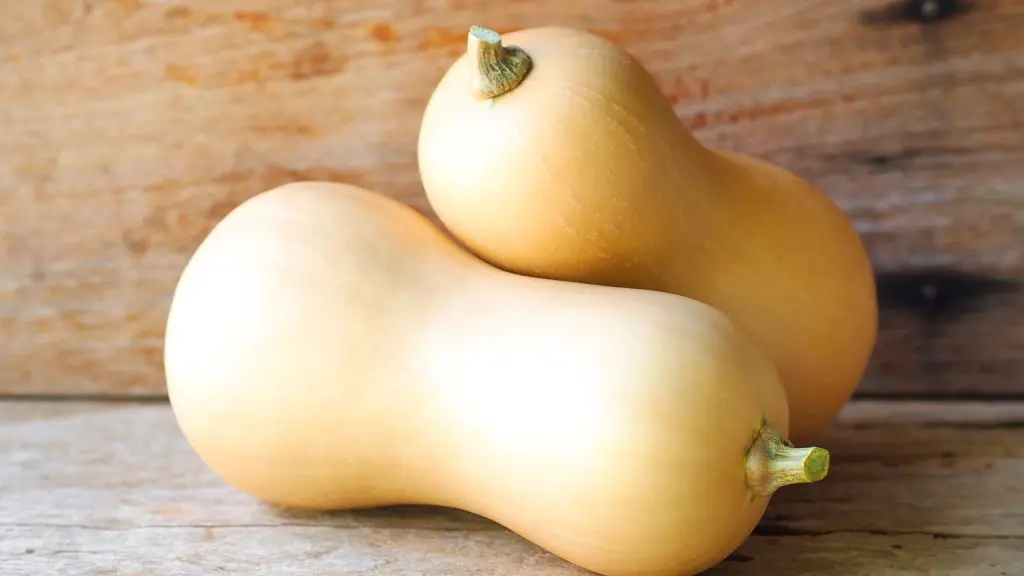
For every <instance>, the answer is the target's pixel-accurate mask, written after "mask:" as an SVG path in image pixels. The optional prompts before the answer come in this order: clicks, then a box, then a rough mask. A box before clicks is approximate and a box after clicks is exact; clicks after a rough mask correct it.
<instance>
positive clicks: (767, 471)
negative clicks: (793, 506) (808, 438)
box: [746, 422, 831, 496]
mask: <svg viewBox="0 0 1024 576" xmlns="http://www.w3.org/2000/svg"><path fill="white" fill-rule="evenodd" d="M830 459H831V455H830V453H829V451H828V450H826V449H824V448H819V447H816V446H815V447H810V448H796V447H794V446H793V445H792V444H791V443H790V442H789V441H788V440H786V439H785V438H784V437H783V436H782V434H781V433H779V431H778V430H776V429H774V428H772V427H771V426H769V425H768V424H767V423H765V422H762V424H761V428H760V430H759V431H758V433H757V437H756V438H755V439H754V442H753V443H751V445H750V447H749V448H748V449H747V461H746V468H747V485H748V486H749V487H750V490H751V492H753V493H754V494H755V495H757V496H771V495H772V494H774V493H775V491H777V490H778V489H779V488H782V487H783V486H789V485H791V484H809V483H811V482H818V481H820V480H822V479H824V478H825V476H827V475H828V469H829V462H830Z"/></svg>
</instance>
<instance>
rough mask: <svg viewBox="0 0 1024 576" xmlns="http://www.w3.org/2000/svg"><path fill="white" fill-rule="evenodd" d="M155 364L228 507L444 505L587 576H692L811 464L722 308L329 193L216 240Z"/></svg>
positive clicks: (191, 267) (256, 216)
mask: <svg viewBox="0 0 1024 576" xmlns="http://www.w3.org/2000/svg"><path fill="white" fill-rule="evenodd" d="M165 369H166V376H167V384H168V392H169V395H170V400H171V403H172V406H173V410H174V414H175V416H176V418H177V422H178V423H179V425H180V427H181V430H182V432H183V433H184V435H185V437H186V438H187V439H188V441H189V442H190V443H191V445H192V447H193V448H194V449H195V451H196V452H197V453H198V454H199V456H200V457H201V458H202V459H203V460H204V461H205V462H206V463H207V464H208V465H209V466H210V467H211V468H212V469H213V470H214V471H216V473H218V474H219V475H220V477H222V478H223V479H224V480H225V481H226V482H228V483H229V484H230V485H233V486H235V487H236V488H237V489H239V490H242V491H244V492H246V493H249V494H251V495H254V496H255V497H258V498H260V499H263V500H265V501H267V502H270V503H274V504H277V505H280V506H291V507H307V508H316V509H356V508H366V507H377V506H387V505H396V504H423V505H437V506H447V507H454V508H459V509H463V510H466V511H469V512H472V513H475V514H478V515H481V516H483V517H486V518H490V519H492V520H494V521H496V522H498V523H500V524H502V525H504V526H506V527H508V528H510V529H511V530H513V531H515V532H516V533H518V534H520V535H521V536H523V537H525V538H527V539H529V540H531V541H533V542H535V543H537V544H538V545H540V546H542V547H544V548H546V549H547V550H549V551H551V552H553V553H555V554H557V555H560V556H561V557H563V558H564V559H567V560H569V561H570V562H574V563H576V564H578V565H580V566H582V567H584V568H588V569H590V570H593V571H595V572H598V573H601V574H605V575H612V576H626V575H645V576H657V575H673V576H679V575H683V574H693V573H695V572H697V571H699V570H701V569H703V568H706V567H708V566H710V565H712V564H714V563H716V562H717V561H719V560H721V559H722V558H724V557H725V556H726V555H727V554H729V553H730V552H731V551H732V550H733V549H735V548H736V547H737V546H738V545H739V544H740V543H741V542H742V541H743V540H744V539H745V538H746V537H747V536H748V534H749V532H750V531H751V530H752V529H753V527H754V526H755V524H756V523H757V521H758V519H759V518H760V517H761V516H762V514H763V512H764V510H765V506H766V504H767V502H768V500H769V497H770V495H771V494H772V493H773V492H774V491H775V490H776V489H777V488H779V487H781V486H784V485H787V484H793V483H799V482H812V481H816V480H819V479H821V478H822V477H824V476H825V474H826V472H827V468H828V461H829V455H828V452H827V451H826V450H824V449H822V448H805V449H797V448H794V447H792V445H791V444H789V443H787V442H786V441H785V433H786V431H787V430H788V425H789V420H788V417H789V414H788V407H787V403H786V399H785V393H784V391H783V389H782V387H781V384H780V383H779V380H778V375H777V373H776V372H775V369H774V366H773V365H772V363H771V362H770V360H768V358H767V357H766V356H764V355H763V354H761V353H760V351H759V350H758V349H757V348H756V346H754V345H753V344H752V343H751V341H750V340H749V339H748V338H747V337H746V336H745V335H744V334H743V333H742V332H740V331H739V330H737V329H736V328H734V326H733V325H732V323H731V322H730V321H729V320H728V319H727V318H726V316H725V315H723V314H722V313H721V312H719V311H717V310H715V309H713V308H711V307H710V306H707V305H705V304H702V303H699V302H697V301H694V300H690V299H687V298H683V297H680V296H675V295H671V294H664V293H659V292H653V291H644V290H632V289H624V288H622V289H620V288H611V287H602V286H591V285H586V284H575V283H567V282H558V281H552V280H545V279H537V278H531V277H525V276H519V275H515V274H511V273H508V272H503V271H501V270H498V269H496V268H494V267H492V266H489V265H487V264H486V263H484V262H483V261H481V260H480V259H478V258H476V257H474V256H472V255H471V254H470V253H469V252H467V251H466V250H465V249H464V248H461V247H459V246H458V245H457V244H456V243H455V242H454V241H453V240H452V239H451V238H450V237H449V236H447V235H445V234H444V233H443V231H441V229H440V228H438V227H437V226H435V225H434V224H432V223H431V222H430V221H429V220H428V219H427V218H425V217H424V216H422V215H421V214H419V213H418V212H416V211H415V210H413V209H412V208H410V207H408V206H406V205H404V204H401V203H399V202H397V201H395V200H391V199H389V198H387V197H385V196H383V195H380V194H376V193H373V192H371V191H368V190H364V189H362V188H357V187H354V186H350V185H345V184H338V183H322V182H320V183H318V182H305V183H295V184H289V185H285V186H282V187H280V188H276V189H273V190H269V191H267V192H264V193H262V194H260V195H257V196H255V197H253V198H251V199H249V200H247V201H246V202H245V203H243V204H241V205H240V206H239V207H237V208H236V209H235V210H234V211H233V212H231V213H230V214H228V216H226V217H225V218H224V219H223V220H222V221H221V222H219V223H218V224H217V226H216V227H215V228H214V229H213V230H212V231H211V232H210V234H209V236H208V237H207V238H205V239H204V240H203V242H202V243H201V244H200V246H199V247H198V249H197V250H196V252H195V253H194V254H193V256H192V257H191V259H190V260H189V262H188V263H187V265H186V266H185V269H184V271H183V273H182V275H181V277H180V279H179V282H178V284H177V286H176V288H175V291H174V295H173V300H172V304H171V308H170V312H169V316H168V320H167V328H166V344H165Z"/></svg>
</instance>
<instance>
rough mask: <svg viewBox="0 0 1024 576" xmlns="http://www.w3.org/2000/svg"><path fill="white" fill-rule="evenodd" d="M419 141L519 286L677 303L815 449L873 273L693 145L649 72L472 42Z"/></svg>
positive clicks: (766, 188)
mask: <svg viewBox="0 0 1024 576" xmlns="http://www.w3.org/2000/svg"><path fill="white" fill-rule="evenodd" d="M468 38H469V39H468V50H467V52H466V54H464V55H463V56H461V57H460V58H459V59H457V60H456V61H455V62H454V63H453V64H452V65H451V67H450V68H449V70H448V71H447V73H446V74H445V75H444V76H443V78H442V79H441V80H440V82H439V83H438V85H437V86H436V88H435V90H434V92H433V94H432V95H431V97H430V99H429V101H428V104H427V106H426V109H425V112H424V115H423V118H422V125H421V129H420V134H419V146H418V154H419V169H420V175H421V177H422V181H423V185H424V188H425V190H426V193H427V197H428V199H429V201H430V204H431V206H432V207H433V209H434V210H435V211H436V213H437V215H438V217H439V218H440V220H441V222H442V223H443V224H444V225H445V226H446V227H447V228H448V229H449V230H450V231H451V232H452V234H453V235H454V236H455V237H456V238H458V240H460V241H461V242H462V243H463V244H464V245H465V246H466V247H468V248H469V249H470V250H471V251H472V252H473V253H475V254H476V255H477V256H480V257H482V258H483V259H485V260H487V261H488V262H490V263H492V264H494V265H496V266H498V267H500V268H502V269H505V270H509V271H513V272H518V273H522V274H526V275H532V276H540V277H545V278H553V279H558V280H568V281H575V282H586V283H593V284H606V285H610V286H622V287H632V288H645V289H651V290H658V291H665V292H672V293H675V294H680V295H684V296H687V297H690V298H694V299H697V300H700V301H702V302H705V303H707V304H710V305H712V306H714V307H716V308H719V309H720V310H722V311H723V312H725V313H726V314H727V315H729V316H730V318H732V320H733V321H735V322H736V323H737V324H738V325H739V326H741V327H742V328H743V329H744V330H745V331H747V332H748V333H749V334H750V335H751V336H752V337H753V338H754V339H755V340H756V341H757V342H758V344H759V345H760V346H761V347H762V348H763V349H765V350H766V351H767V352H768V353H769V355H770V356H771V358H772V359H773V361H774V362H775V363H776V365H777V367H778V369H779V372H780V373H781V375H782V379H783V382H784V385H785V387H786V391H787V393H788V396H789V400H790V403H791V404H790V409H791V420H792V421H791V427H792V432H791V435H792V438H793V440H794V441H796V442H808V441H810V440H811V439H813V438H814V437H815V436H816V435H817V434H818V433H819V432H820V431H821V430H822V429H823V428H825V427H826V426H827V425H828V424H829V423H830V422H831V421H832V420H833V419H834V417H835V416H836V414H837V413H838V412H839V411H840V409H841V408H842V406H843V405H844V404H845V403H846V401H847V400H849V398H850V396H851V395H852V393H853V392H854V389H855V388H856V386H857V384H858V383H859V381H860V379H861V378H862V376H863V373H864V371H865V369H866V366H867V362H868V360H869V358H870V355H871V352H872V350H873V348H874V345H875V338H876V330H877V326H876V322H877V311H876V300H875V299H876V296H875V287H874V275H873V271H872V267H871V263H870V261H869V259H868V256H867V254H866V252H865V249H864V247H863V245H862V243H861V239H860V237H859V236H858V234H857V232H856V231H855V229H854V228H853V226H852V225H851V223H850V221H849V220H848V219H847V217H846V216H845V214H844V213H843V212H842V211H841V210H840V209H839V208H838V207H837V206H836V205H835V204H834V203H833V202H832V201H831V200H830V199H829V198H828V197H827V196H825V195H824V194H822V193H820V192H819V191H817V190H815V189H814V188H812V187H811V186H810V185H809V184H808V183H807V182H805V181H804V180H802V179H800V178H799V177H797V176H795V175H794V174H792V173H790V172H787V171H785V170H783V169H781V168H779V167H776V166H773V165H770V164H768V163H766V162H764V161H761V160H758V159H755V158H752V157H748V156H744V155H741V154H736V153H731V152H728V151H724V150H717V149H712V148H710V147H706V146H704V145H702V144H701V143H700V142H698V141H697V140H696V139H695V138H694V136H693V135H692V134H691V133H690V132H689V131H688V130H687V129H686V127H685V126H684V125H683V124H682V123H681V122H680V121H679V120H678V118H677V117H676V115H675V113H674V111H673V109H672V106H671V105H670V103H669V102H668V100H667V99H666V98H665V96H664V94H663V93H662V92H661V91H660V90H659V88H658V86H657V85H656V82H655V80H654V78H653V77H652V76H651V74H650V73H649V72H648V71H647V70H646V69H645V68H644V67H643V66H642V65H641V64H640V63H639V62H638V61H637V60H636V59H634V58H633V57H632V56H631V55H630V54H629V53H627V52H626V51H625V50H623V49H621V48H620V47H618V46H616V45H615V44H613V43H612V42H610V41H607V40H605V39H603V38H601V37H599V36H596V35H593V34H590V33H588V32H585V31H582V30H576V29H570V28H563V27H541V28H533V29H527V30H521V31H517V32H513V33H510V34H508V35H507V36H505V38H504V39H503V38H502V37H500V36H499V35H498V34H496V33H495V32H493V31H491V30H488V29H485V28H480V27H474V28H472V29H471V30H470V33H469V37H468Z"/></svg>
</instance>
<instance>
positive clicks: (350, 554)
mask: <svg viewBox="0 0 1024 576" xmlns="http://www.w3.org/2000/svg"><path fill="white" fill-rule="evenodd" d="M74 406H76V409H75V410H71V411H69V410H68V405H66V404H62V403H53V402H50V403H45V404H41V405H37V406H34V407H33V411H34V414H36V417H35V418H34V419H32V420H25V419H21V418H17V417H11V414H14V415H16V416H17V415H18V414H24V413H25V410H26V408H25V405H24V404H23V403H10V402H8V403H0V430H2V432H3V433H2V434H0V452H2V453H3V454H5V462H6V464H7V465H6V466H4V467H2V468H0V493H2V494H3V497H0V565H2V566H3V567H4V574H5V575H6V574H11V575H13V576H21V575H25V576H28V575H35V574H39V573H44V572H46V571H47V570H50V569H52V568H54V567H55V566H57V565H58V564H59V565H60V567H61V574H67V575H68V576H98V575H101V574H136V573H138V574H142V573H145V574H168V575H169V574H175V575H177V576H192V575H196V576H199V575H203V576H205V575H207V574H210V573H216V572H217V571H222V572H225V573H230V574H234V575H238V576H245V575H249V574H253V575H255V574H266V573H271V572H272V573H275V574H291V573H295V574H299V573H301V574H355V573H369V572H371V571H372V573H374V574H381V575H385V576H390V575H395V576H397V575H399V574H422V575H424V576H432V575H434V574H437V575H442V574H443V575H445V576H461V575H469V574H479V573H488V574H494V575H496V576H505V575H520V574H522V575H526V574H535V575H540V576H548V575H570V574H580V575H582V574H584V572H583V571H580V570H578V569H576V568H574V567H572V566H570V565H568V564H566V563H564V562H562V561H561V560H559V559H558V558H556V557H554V556H552V555H550V554H548V553H546V552H545V551H543V550H541V549H539V548H537V547H536V546H533V545H531V544H530V543H528V542H527V541H525V540H524V539H522V538H520V537H518V536H517V535H515V534H514V533H511V532H509V531H508V530H505V529H504V528H502V527H500V526H498V525H496V524H494V523H492V522H490V521H488V520H486V519H483V518H480V517H477V516H473V515H470V514H466V513H463V512H459V511H454V510H446V509H439V508H430V507H401V508H392V509H379V510H367V511H361V512H355V513H353V512H348V513H345V512H342V513H322V514H321V513H294V512H290V511H282V510H275V509H272V508H269V507H267V506H263V505H261V504H259V503H257V502H256V501H254V500H252V499H251V498H249V497H246V496H244V495H241V494H239V493H237V492H235V491H234V490H232V489H230V488H228V487H226V486H224V485H223V484H222V483H221V482H220V481H219V480H218V479H217V477H216V476H214V475H213V474H212V473H211V472H210V471H209V470H207V469H206V468H205V467H204V466H203V464H202V463H201V462H200V461H199V459H198V458H197V457H196V456H195V455H194V454H193V453H192V452H191V450H190V449H189V447H188V445H187V444H186V443H185V441H184V440H183V439H182V437H181V436H180V434H179V433H178V431H177V428H176V426H175V423H174V421H173V418H172V415H171V412H170V409H169V408H168V407H167V406H164V405H125V404H109V405H100V404H80V405H74ZM78 407H80V409H78ZM48 411H49V412H50V415H49V416H47V412H48ZM823 444H824V445H827V446H828V447H829V448H831V449H832V450H833V468H832V472H831V474H830V476H829V478H827V479H826V480H825V481H823V482H821V483H819V484H815V485H812V486H805V487H802V488H801V489H793V490H788V491H785V492H782V493H780V494H779V496H778V497H776V499H775V500H774V501H773V503H772V505H771V507H770V509H769V512H768V514H767V515H766V517H765V519H764V521H763V522H762V523H761V525H760V526H759V527H758V529H757V531H756V532H755V534H754V535H752V536H751V538H750V539H749V540H748V542H747V543H746V544H745V545H744V546H743V547H742V548H741V549H739V550H738V551H737V552H736V553H735V554H733V555H732V557H731V558H730V559H729V560H728V561H726V562H723V563H722V564H721V565H720V566H719V567H718V568H716V569H715V570H714V571H713V572H712V573H713V574H719V575H747V574H750V575H755V574H756V575H759V576H765V575H767V576H774V575H779V576H782V575H785V576H791V575H804V574H807V575H811V574H822V573H828V574H836V575H840V576H874V575H876V574H895V573H901V574H902V573H908V574H909V573H928V574H948V575H958V576H959V575H962V576H968V575H971V576H973V575H984V576H988V575H992V576H995V575H1000V574H1006V575H1008V574H1019V573H1020V572H1021V570H1024V488H1022V487H1021V485H1020V482H1019V479H1020V478H1021V477H1022V475H1024V402H1008V403H1003V404H984V403H961V402H930V403H929V402H915V403H896V402H891V401H886V402H881V401H872V402H868V401H858V402H854V403H852V404H851V405H850V406H849V407H848V408H847V409H846V410H845V411H844V412H843V414H842V416H841V418H840V421H839V422H838V423H837V425H836V426H834V428H833V429H832V430H831V431H830V433H829V435H828V437H827V439H826V441H825V442H824V443H823Z"/></svg>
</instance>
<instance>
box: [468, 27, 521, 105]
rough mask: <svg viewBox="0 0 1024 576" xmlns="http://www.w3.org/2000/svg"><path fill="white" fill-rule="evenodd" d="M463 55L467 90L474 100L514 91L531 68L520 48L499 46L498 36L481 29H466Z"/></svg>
mask: <svg viewBox="0 0 1024 576" xmlns="http://www.w3.org/2000/svg"><path fill="white" fill-rule="evenodd" d="M466 51H467V53H468V56H469V60H470V72H469V73H470V81H469V90H470V93H471V94H472V95H473V97H474V98H476V99H478V100H490V99H492V98H497V97H499V96H502V95H504V94H507V93H509V92H511V91H512V90H515V89H516V87H518V86H519V84H521V83H522V81H523V79H524V78H526V76H527V75H528V74H529V73H530V70H531V69H532V68H533V61H532V60H531V59H530V56H529V55H528V54H527V53H526V52H525V51H524V50H523V49H522V48H520V47H518V46H504V45H502V42H501V35H500V34H498V33H497V32H495V31H494V30H490V29H488V28H484V27H482V26H472V27H470V29H469V37H468V41H467V47H466Z"/></svg>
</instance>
